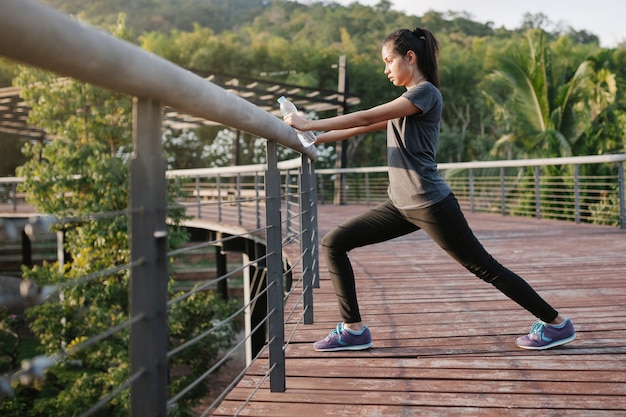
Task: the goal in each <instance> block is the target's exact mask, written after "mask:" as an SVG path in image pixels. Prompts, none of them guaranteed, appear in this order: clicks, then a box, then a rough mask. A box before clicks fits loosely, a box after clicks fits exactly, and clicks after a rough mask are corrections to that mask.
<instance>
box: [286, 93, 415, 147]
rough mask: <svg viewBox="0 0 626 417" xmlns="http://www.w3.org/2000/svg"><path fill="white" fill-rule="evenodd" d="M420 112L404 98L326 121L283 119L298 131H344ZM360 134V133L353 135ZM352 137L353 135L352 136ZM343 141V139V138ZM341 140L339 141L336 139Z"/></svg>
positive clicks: (288, 116) (290, 116)
mask: <svg viewBox="0 0 626 417" xmlns="http://www.w3.org/2000/svg"><path fill="white" fill-rule="evenodd" d="M418 112H421V110H420V109H419V108H418V107H416V106H415V105H414V104H413V103H411V102H410V101H409V100H408V99H406V98H404V97H398V98H397V99H395V100H393V101H390V102H388V103H385V104H381V105H379V106H376V107H372V108H371V109H367V110H361V111H357V112H354V113H349V114H345V115H341V116H335V117H329V118H327V119H319V120H306V119H305V118H304V117H302V116H300V115H299V114H295V113H291V114H288V115H287V116H285V117H284V118H283V120H285V122H287V124H289V125H290V126H292V127H295V128H296V129H298V130H302V131H305V130H346V129H352V128H358V127H366V126H372V125H378V123H381V122H386V121H387V120H390V119H396V118H398V117H405V116H410V115H412V114H415V113H418ZM358 133H362V132H361V131H359V132H356V133H355V134H358ZM352 136H354V135H352ZM344 139H345V138H344ZM337 140H341V139H337Z"/></svg>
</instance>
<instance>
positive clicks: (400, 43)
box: [384, 27, 440, 88]
mask: <svg viewBox="0 0 626 417" xmlns="http://www.w3.org/2000/svg"><path fill="white" fill-rule="evenodd" d="M388 42H391V43H393V47H394V49H395V51H396V52H398V53H399V54H400V55H402V56H405V55H406V54H407V53H408V52H409V51H413V52H415V55H416V56H417V67H418V68H419V70H420V71H421V72H422V73H423V74H424V76H425V77H426V79H427V80H428V81H430V82H431V83H432V84H433V85H434V86H435V87H437V88H440V85H439V69H438V68H437V56H438V55H439V44H438V43H437V39H435V36H434V35H433V34H432V32H431V31H429V30H427V29H422V28H419V27H418V28H415V29H414V30H409V29H399V30H396V31H394V32H392V33H390V34H389V35H387V37H386V38H385V41H384V43H385V44H387V43H388Z"/></svg>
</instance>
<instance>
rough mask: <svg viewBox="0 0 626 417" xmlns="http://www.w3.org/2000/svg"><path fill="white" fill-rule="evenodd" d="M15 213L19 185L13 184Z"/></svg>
mask: <svg viewBox="0 0 626 417" xmlns="http://www.w3.org/2000/svg"><path fill="white" fill-rule="evenodd" d="M13 212H17V183H13Z"/></svg>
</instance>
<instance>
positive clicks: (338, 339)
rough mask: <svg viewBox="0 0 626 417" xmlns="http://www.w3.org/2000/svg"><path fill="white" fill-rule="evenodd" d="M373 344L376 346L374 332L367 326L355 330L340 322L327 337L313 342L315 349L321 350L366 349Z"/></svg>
mask: <svg viewBox="0 0 626 417" xmlns="http://www.w3.org/2000/svg"><path fill="white" fill-rule="evenodd" d="M372 346H374V344H373V343H372V334H371V333H370V329H368V328H367V326H364V327H363V328H362V329H361V330H360V331H359V332H355V331H352V330H349V329H347V328H345V327H344V326H343V323H339V324H338V325H337V327H336V328H335V329H334V330H333V331H332V332H330V334H329V335H328V336H327V337H326V339H322V340H318V341H317V342H315V343H313V349H315V350H317V351H319V352H335V351H338V350H364V349H369V348H371V347H372Z"/></svg>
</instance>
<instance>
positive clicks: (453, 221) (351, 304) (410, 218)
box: [322, 194, 558, 323]
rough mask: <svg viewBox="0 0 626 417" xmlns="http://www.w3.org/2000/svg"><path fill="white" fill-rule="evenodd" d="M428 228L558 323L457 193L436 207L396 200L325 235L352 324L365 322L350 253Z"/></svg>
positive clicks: (470, 265) (466, 262)
mask: <svg viewBox="0 0 626 417" xmlns="http://www.w3.org/2000/svg"><path fill="white" fill-rule="evenodd" d="M419 229H423V230H424V231H425V232H426V233H428V235H429V236H430V237H431V238H432V239H433V240H434V241H435V242H436V243H437V244H438V245H439V246H440V247H441V248H442V249H444V250H445V251H446V252H448V254H449V255H450V256H452V257H453V258H454V259H455V260H456V261H457V262H459V263H460V264H461V265H463V266H464V267H465V268H466V269H467V270H468V271H470V272H472V273H473V274H475V275H476V276H477V277H479V278H480V279H482V280H484V281H486V282H488V283H491V284H492V285H493V286H495V287H496V288H497V289H499V290H500V291H501V292H502V293H504V294H505V295H506V296H507V297H509V298H510V299H512V300H513V301H515V302H517V303H518V304H519V305H521V306H522V307H524V308H525V309H526V310H528V311H529V312H530V313H532V314H533V315H535V316H536V317H537V318H539V319H541V320H543V321H545V322H548V323H549V322H552V321H553V320H554V319H556V317H557V316H558V312H557V311H556V310H554V309H553V308H552V307H551V306H550V305H549V304H548V303H547V302H546V301H545V300H544V299H543V298H541V297H540V296H539V294H537V293H536V292H535V290H533V288H532V287H531V286H530V285H529V284H528V283H527V282H526V281H524V280H523V279H522V278H521V277H520V276H519V275H517V274H515V273H514V272H512V271H510V270H509V269H507V268H505V267H504V266H502V265H501V264H500V263H498V261H496V260H495V259H494V258H493V257H492V256H491V255H490V254H489V253H487V251H486V250H485V249H484V248H483V246H482V245H481V243H480V242H479V241H478V239H476V236H474V233H473V232H472V230H471V229H470V227H469V225H468V224H467V221H466V220H465V216H464V215H463V213H462V212H461V208H460V207H459V203H458V202H457V200H456V198H455V197H454V195H453V194H450V195H449V196H448V197H446V198H445V199H444V200H443V201H441V202H439V203H437V204H435V205H434V206H431V207H427V208H424V209H416V210H410V211H403V210H399V209H398V208H396V207H395V206H394V205H393V204H392V203H391V202H390V201H386V202H384V203H382V204H380V205H379V206H377V207H375V208H373V209H371V210H369V211H368V212H365V213H363V214H361V215H359V216H356V217H354V218H352V219H350V220H348V221H346V222H344V223H342V224H340V225H339V226H337V227H335V228H334V229H333V230H331V231H330V232H329V233H328V234H326V236H324V238H323V240H322V247H323V249H324V253H325V255H326V263H327V266H328V270H329V272H330V277H331V280H332V282H333V286H334V287H335V292H336V294H337V299H338V302H339V312H340V313H341V317H342V318H343V320H344V321H345V322H346V323H355V322H360V321H361V315H360V313H359V305H358V302H357V295H356V288H355V283H354V272H353V270H352V265H351V264H350V260H349V258H348V252H349V251H351V250H352V249H354V248H358V247H361V246H366V245H371V244H373V243H379V242H384V241H386V240H389V239H393V238H395V237H399V236H403V235H406V234H408V233H411V232H414V231H416V230H419Z"/></svg>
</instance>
